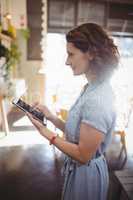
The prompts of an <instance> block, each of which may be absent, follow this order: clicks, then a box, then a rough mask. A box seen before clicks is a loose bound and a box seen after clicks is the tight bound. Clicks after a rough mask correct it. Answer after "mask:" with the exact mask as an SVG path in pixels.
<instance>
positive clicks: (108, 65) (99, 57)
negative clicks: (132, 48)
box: [66, 23, 119, 79]
mask: <svg viewBox="0 0 133 200" xmlns="http://www.w3.org/2000/svg"><path fill="white" fill-rule="evenodd" d="M66 40H67V42H72V43H73V44H74V46H75V47H76V48H78V49H80V50H81V51H82V52H84V53H85V52H87V51H89V52H90V54H91V55H93V56H94V58H93V59H92V61H90V70H91V72H92V73H93V74H95V75H96V76H97V77H99V78H102V79H105V78H108V77H110V76H111V75H112V73H113V71H114V69H116V68H117V66H118V63H119V52H118V49H117V46H116V45H115V44H114V42H113V39H112V38H110V37H109V35H108V34H107V33H106V31H105V30H104V29H103V28H102V27H101V26H99V25H98V24H95V23H85V24H82V25H80V26H78V27H76V28H74V29H72V30H70V31H69V32H68V33H67V35H66Z"/></svg>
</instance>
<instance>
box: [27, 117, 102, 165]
mask: <svg viewBox="0 0 133 200" xmlns="http://www.w3.org/2000/svg"><path fill="white" fill-rule="evenodd" d="M28 116H29V118H30V120H31V121H32V123H33V124H34V125H35V126H36V128H37V129H38V130H39V132H40V134H41V135H42V136H44V137H45V138H47V139H48V140H49V141H50V140H51V139H52V138H53V136H54V135H55V133H54V132H52V131H50V130H49V129H47V128H46V127H44V126H43V125H41V124H40V123H39V122H38V121H37V120H35V119H33V118H32V116H31V115H29V114H28ZM103 139H104V134H103V133H102V132H100V131H98V130H97V129H95V128H93V127H91V126H89V125H88V124H86V123H81V126H80V139H79V144H74V143H71V142H68V141H66V140H64V139H62V138H60V137H56V139H55V140H54V145H55V146H56V147H57V148H58V149H60V150H61V151H62V152H63V153H65V154H67V155H68V156H70V157H72V158H73V159H74V160H77V161H78V162H80V163H82V164H85V163H86V162H87V161H88V160H90V159H91V158H92V156H93V155H94V153H95V152H96V150H97V149H98V147H99V145H100V144H101V142H102V141H103Z"/></svg>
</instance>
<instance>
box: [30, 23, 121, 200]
mask: <svg viewBox="0 0 133 200" xmlns="http://www.w3.org/2000/svg"><path fill="white" fill-rule="evenodd" d="M66 40H67V53H68V57H67V60H66V64H67V65H70V66H71V68H72V71H73V74H74V75H81V74H85V76H86V78H87V80H88V83H87V85H86V86H85V87H84V90H83V92H82V93H81V94H80V96H79V98H78V99H77V101H76V102H75V104H74V105H73V106H72V107H71V109H70V111H69V115H68V119H67V121H66V123H64V122H63V121H61V120H60V119H58V118H57V117H56V116H54V115H53V114H52V113H51V112H50V111H49V110H48V108H47V107H46V106H42V105H39V104H36V105H35V107H36V108H37V109H38V110H40V111H42V112H43V113H44V114H45V116H46V117H47V119H48V120H50V121H51V122H52V123H53V124H54V125H55V126H56V127H57V128H59V129H61V130H62V131H63V132H64V134H65V135H66V140H64V139H62V138H60V137H59V136H56V135H55V133H53V132H52V131H50V130H48V129H47V128H46V127H44V126H43V125H41V124H40V123H39V122H38V121H37V120H35V119H34V118H33V117H32V116H31V115H29V114H28V116H29V118H30V120H31V121H32V123H33V124H34V125H35V126H36V128H37V129H38V131H39V132H40V134H41V135H43V136H44V137H45V138H47V139H48V140H49V141H50V143H51V144H54V145H55V146H56V147H57V148H58V149H60V150H61V151H62V152H63V153H65V154H66V159H65V162H64V167H63V172H64V176H65V179H64V187H63V192H62V199H63V200H81V199H85V200H92V199H93V200H105V199H106V198H107V191H108V185H109V179H108V169H107V164H106V160H105V158H104V155H103V154H104V153H105V151H106V149H107V147H108V144H109V142H110V140H111V133H112V131H113V129H114V125H115V109H114V106H113V93H112V89H111V86H110V84H109V80H110V77H111V75H112V73H113V71H114V69H116V68H117V65H118V60H119V53H118V50H117V47H116V46H115V45H114V43H113V40H112V39H111V38H110V37H109V36H108V35H107V33H106V32H105V31H104V30H103V29H102V28H101V27H100V26H99V25H97V24H94V23H86V24H82V25H80V26H78V27H76V28H74V29H73V30H71V31H70V32H68V34H67V35H66Z"/></svg>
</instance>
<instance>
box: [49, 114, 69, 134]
mask: <svg viewBox="0 0 133 200" xmlns="http://www.w3.org/2000/svg"><path fill="white" fill-rule="evenodd" d="M50 121H51V122H52V123H53V124H54V125H55V126H56V127H57V128H58V129H60V130H61V131H63V132H65V122H64V121H63V120H61V119H59V118H58V117H57V116H55V115H52V116H51V119H50Z"/></svg>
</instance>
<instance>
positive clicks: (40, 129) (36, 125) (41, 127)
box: [26, 112, 45, 133]
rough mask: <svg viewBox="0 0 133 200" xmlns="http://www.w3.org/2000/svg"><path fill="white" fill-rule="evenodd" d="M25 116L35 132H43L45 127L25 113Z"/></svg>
mask: <svg viewBox="0 0 133 200" xmlns="http://www.w3.org/2000/svg"><path fill="white" fill-rule="evenodd" d="M26 115H27V116H28V118H29V119H30V121H31V122H32V124H33V125H34V126H35V127H36V128H37V130H38V131H39V132H40V133H41V131H42V130H44V128H45V126H44V125H43V124H42V123H41V122H39V121H38V120H37V119H35V118H34V116H33V115H32V114H30V113H28V112H26Z"/></svg>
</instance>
